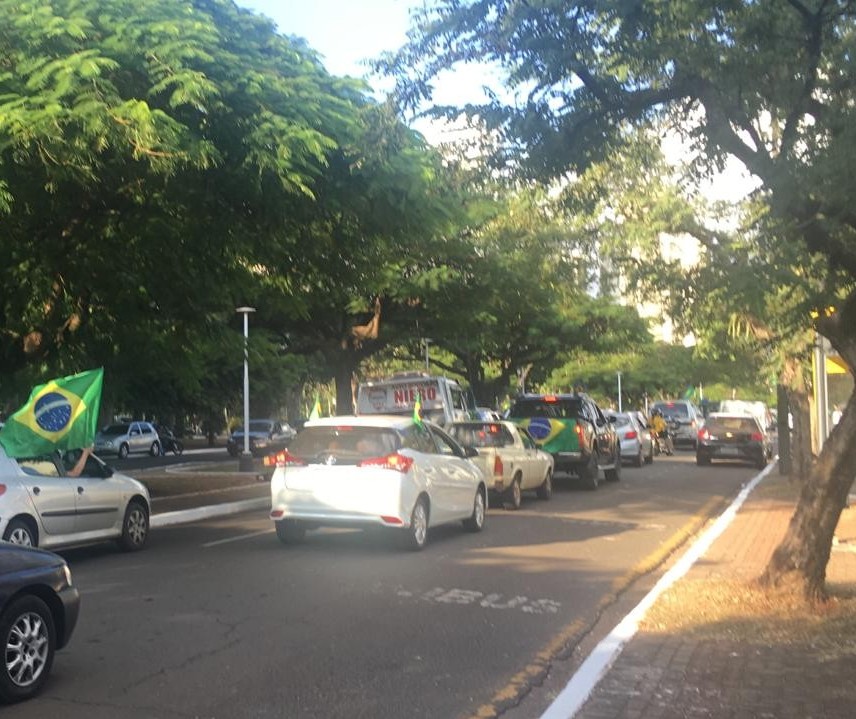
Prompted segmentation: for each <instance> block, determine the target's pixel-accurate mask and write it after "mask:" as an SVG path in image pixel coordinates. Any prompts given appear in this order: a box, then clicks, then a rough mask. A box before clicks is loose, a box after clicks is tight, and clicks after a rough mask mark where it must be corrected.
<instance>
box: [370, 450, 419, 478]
mask: <svg viewBox="0 0 856 719" xmlns="http://www.w3.org/2000/svg"><path fill="white" fill-rule="evenodd" d="M357 466H358V467H381V468H383V469H394V470H395V471H396V472H401V473H402V474H407V472H409V471H410V468H411V467H412V466H413V458H412V457H405V456H404V455H403V454H399V453H398V452H393V453H392V454H388V455H386V456H385V457H370V458H369V459H363V460H361V461H359V462H357Z"/></svg>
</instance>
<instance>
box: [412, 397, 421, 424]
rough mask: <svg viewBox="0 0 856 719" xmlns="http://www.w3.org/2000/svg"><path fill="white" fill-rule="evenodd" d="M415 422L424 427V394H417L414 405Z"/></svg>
mask: <svg viewBox="0 0 856 719" xmlns="http://www.w3.org/2000/svg"><path fill="white" fill-rule="evenodd" d="M413 421H414V422H415V423H416V424H417V425H418V426H419V427H421V426H422V392H417V393H416V402H415V403H414V405H413Z"/></svg>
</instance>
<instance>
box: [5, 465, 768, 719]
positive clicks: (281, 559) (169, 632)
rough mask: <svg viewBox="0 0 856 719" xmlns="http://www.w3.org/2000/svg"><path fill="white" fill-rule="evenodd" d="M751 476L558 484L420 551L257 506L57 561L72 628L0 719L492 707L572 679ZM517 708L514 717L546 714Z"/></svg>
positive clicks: (433, 538)
mask: <svg viewBox="0 0 856 719" xmlns="http://www.w3.org/2000/svg"><path fill="white" fill-rule="evenodd" d="M755 473H756V470H754V469H752V468H750V467H726V466H714V467H709V468H707V467H706V468H700V467H696V466H695V464H694V462H693V456H692V455H691V454H690V453H679V454H678V455H677V456H675V457H670V458H657V459H655V462H654V464H653V465H651V466H646V467H644V468H642V469H634V468H630V467H625V468H624V471H623V475H622V480H621V482H619V483H604V484H602V485H601V487H600V489H599V490H598V491H597V492H587V491H585V490H581V489H577V488H575V487H571V486H569V485H568V483H565V482H562V481H561V479H559V480H558V481H557V487H556V491H555V493H554V496H553V499H552V500H551V501H549V502H543V501H539V500H537V499H535V498H534V497H526V499H525V501H524V504H523V508H522V509H521V510H520V511H518V512H508V511H504V510H501V509H495V510H491V511H490V512H489V514H488V518H487V523H486V528H485V530H484V532H482V533H480V534H468V533H466V532H463V531H462V530H461V529H460V528H459V527H457V526H455V527H445V528H440V529H438V530H435V531H432V533H431V534H430V543H429V545H428V547H427V548H426V549H425V551H423V552H421V553H417V554H413V553H407V552H402V551H400V550H398V549H395V548H394V547H393V546H392V545H391V544H390V542H389V541H388V537H386V536H385V535H374V534H368V533H361V532H354V531H332V530H324V531H320V532H315V533H310V534H309V535H308V537H307V541H306V542H305V543H304V544H302V545H298V546H289V547H285V546H283V545H281V544H280V543H279V542H278V541H277V539H276V536H275V534H274V532H273V528H272V526H271V523H270V521H269V520H268V519H267V516H266V512H264V511H259V512H254V513H245V514H241V515H234V516H230V517H226V518H219V519H212V520H208V521H204V522H198V523H195V524H189V525H182V526H177V527H168V528H161V529H156V530H153V532H152V534H151V537H150V541H149V545H148V547H147V548H146V549H145V550H144V551H143V552H140V553H138V554H131V555H126V554H122V553H120V552H118V551H117V550H116V549H114V547H113V545H109V544H108V545H102V546H96V547H89V548H83V549H76V550H70V551H65V552H62V554H63V555H64V556H65V557H66V558H67V559H68V560H69V563H70V564H71V567H72V572H73V574H74V579H75V582H76V583H77V585H78V587H79V589H80V592H81V595H82V611H81V616H80V621H79V624H78V627H77V630H76V632H75V634H74V636H73V637H72V641H71V643H70V645H69V646H68V647H67V648H66V649H65V650H63V651H62V652H59V653H58V654H57V657H56V661H55V663H54V667H53V671H52V677H51V679H50V681H49V682H48V685H47V687H46V690H45V692H44V693H43V694H42V695H41V696H40V697H38V698H36V699H34V700H31V701H30V702H27V703H24V704H20V705H15V706H12V707H4V709H3V715H4V719H12V718H15V719H17V718H19V717H21V718H23V717H26V718H31V717H32V718H36V717H38V718H42V717H45V716H63V717H64V718H66V719H75V718H77V717H80V718H83V717H86V718H87V719H96V718H100V717H105V718H107V717H110V718H111V719H112V718H113V717H128V718H137V717H158V718H160V719H171V718H173V717H175V718H179V717H180V718H182V719H184V718H186V717H217V718H220V717H222V718H224V719H225V718H229V719H232V718H240V717H280V718H281V717H295V718H299V719H304V718H309V717H312V718H315V717H318V718H319V719H321V718H324V719H336V718H337V717H348V718H349V719H356V718H358V717H366V718H369V717H371V718H372V719H381V718H384V717H431V718H432V719H436V718H445V717H449V718H455V717H464V716H472V715H474V714H476V713H477V712H479V711H480V710H481V711H482V712H484V711H485V709H486V708H488V709H491V710H494V711H499V713H501V711H502V708H503V707H504V706H505V705H506V704H508V703H509V702H511V703H514V702H516V701H517V700H518V698H519V696H520V695H522V694H525V684H526V682H528V681H530V680H532V681H536V680H537V674H538V672H537V671H533V670H532V667H533V666H536V667H538V666H541V667H542V671H543V668H544V667H549V668H550V670H551V671H553V672H562V671H568V667H567V666H566V665H565V664H564V663H565V660H564V659H561V658H560V659H556V657H557V656H558V657H567V656H571V657H572V658H573V647H574V645H575V644H576V643H577V642H578V641H580V639H581V638H582V637H583V635H584V634H585V630H586V629H587V628H588V627H590V626H591V625H592V624H593V623H594V621H595V619H596V618H597V616H598V614H599V613H600V611H601V609H602V608H603V606H604V603H605V601H606V600H607V599H609V598H613V599H614V598H615V597H614V595H615V594H616V590H617V589H618V590H620V591H619V592H618V593H619V594H620V596H619V597H618V599H617V601H618V602H619V603H620V602H621V601H624V599H623V598H624V597H629V596H630V595H632V594H633V593H634V591H635V589H634V585H631V586H630V587H629V589H627V590H626V591H624V590H623V587H624V586H625V584H626V583H627V581H628V579H629V577H631V576H632V574H633V571H634V568H638V567H639V566H641V564H643V563H644V562H645V561H646V560H650V559H651V558H653V557H657V556H660V555H662V554H663V553H664V547H666V546H668V545H669V543H670V542H671V541H673V540H674V538H675V537H676V536H679V535H681V534H682V533H683V532H685V530H686V527H687V526H688V524H690V523H691V522H692V521H693V518H694V517H697V515H699V513H704V512H710V511H711V509H712V507H713V505H714V504H716V503H717V502H718V501H719V500H723V501H724V500H725V499H726V498H731V497H733V496H734V495H735V494H736V493H737V492H738V491H739V488H740V486H741V485H742V484H743V483H744V482H746V481H747V480H748V479H749V478H751V477H752V476H753V475H754V474H755ZM642 581H643V582H644V581H645V580H642ZM627 601H629V599H627ZM606 603H608V602H606ZM521 677H523V680H522V682H521ZM521 684H522V685H524V687H523V689H521ZM509 697H511V699H509ZM522 701H523V704H522V705H521V706H520V707H518V708H517V709H516V710H515V711H516V712H517V715H522V716H531V717H537V716H539V715H540V712H541V711H542V710H543V707H541V706H538V705H537V704H536V703H535V702H536V700H531V701H532V702H533V703H532V705H531V712H529V711H527V708H529V707H528V705H527V701H530V700H529V699H527V698H523V700H522Z"/></svg>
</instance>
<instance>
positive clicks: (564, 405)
mask: <svg viewBox="0 0 856 719" xmlns="http://www.w3.org/2000/svg"><path fill="white" fill-rule="evenodd" d="M581 408H582V400H580V399H578V398H576V397H568V398H556V397H551V398H549V399H547V398H543V397H537V398H527V399H519V400H517V401H516V402H515V403H514V406H513V407H512V408H511V412H509V413H508V414H509V417H521V418H525V417H553V418H556V419H577V418H578V417H579V416H580V410H581Z"/></svg>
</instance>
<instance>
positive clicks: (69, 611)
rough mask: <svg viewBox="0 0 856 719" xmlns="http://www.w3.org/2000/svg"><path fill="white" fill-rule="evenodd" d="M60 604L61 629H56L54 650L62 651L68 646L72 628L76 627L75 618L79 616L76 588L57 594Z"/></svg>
mask: <svg viewBox="0 0 856 719" xmlns="http://www.w3.org/2000/svg"><path fill="white" fill-rule="evenodd" d="M57 596H58V597H59V601H60V603H61V604H62V613H63V622H62V627H61V628H60V627H57V636H56V644H57V646H56V648H57V649H62V648H63V647H64V646H65V645H66V644H68V641H69V639H71V635H72V633H73V632H74V628H75V627H76V626H77V617H78V615H79V614H80V592H78V591H77V587H74V586H71V587H66V588H65V589H62V590H60V591H59V592H57Z"/></svg>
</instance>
